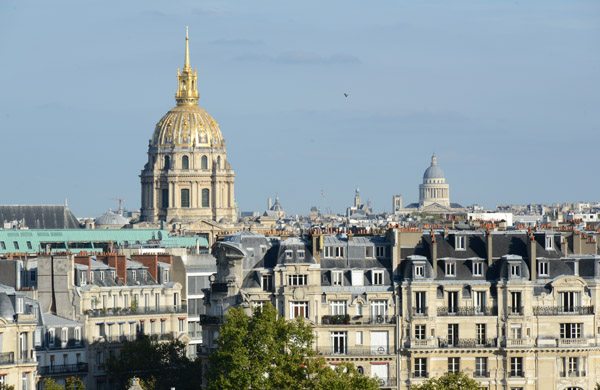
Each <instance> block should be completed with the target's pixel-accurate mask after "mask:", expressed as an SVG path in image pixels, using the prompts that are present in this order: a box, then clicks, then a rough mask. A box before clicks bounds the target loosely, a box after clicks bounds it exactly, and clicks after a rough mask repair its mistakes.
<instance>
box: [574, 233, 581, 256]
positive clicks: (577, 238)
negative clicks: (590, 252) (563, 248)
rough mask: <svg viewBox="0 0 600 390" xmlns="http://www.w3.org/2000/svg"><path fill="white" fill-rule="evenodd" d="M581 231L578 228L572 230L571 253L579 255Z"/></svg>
mask: <svg viewBox="0 0 600 390" xmlns="http://www.w3.org/2000/svg"><path fill="white" fill-rule="evenodd" d="M581 246H582V245H581V232H580V231H579V230H577V231H575V232H573V254H576V255H580V254H581V253H582V252H583V251H582V250H581Z"/></svg>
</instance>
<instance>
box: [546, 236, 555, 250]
mask: <svg viewBox="0 0 600 390" xmlns="http://www.w3.org/2000/svg"><path fill="white" fill-rule="evenodd" d="M546 250H547V251H549V250H554V236H546Z"/></svg>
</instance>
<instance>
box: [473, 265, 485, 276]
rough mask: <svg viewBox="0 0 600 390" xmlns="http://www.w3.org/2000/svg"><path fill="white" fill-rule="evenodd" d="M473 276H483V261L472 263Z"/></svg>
mask: <svg viewBox="0 0 600 390" xmlns="http://www.w3.org/2000/svg"><path fill="white" fill-rule="evenodd" d="M473 276H483V263H482V262H480V261H478V262H475V263H473Z"/></svg>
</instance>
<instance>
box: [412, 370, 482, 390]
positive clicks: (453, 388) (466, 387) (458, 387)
mask: <svg viewBox="0 0 600 390" xmlns="http://www.w3.org/2000/svg"><path fill="white" fill-rule="evenodd" d="M479 389H481V384H480V383H479V382H477V381H476V380H475V379H471V378H469V377H468V376H467V374H465V373H464V372H459V373H457V374H453V373H447V374H445V375H442V376H440V377H437V378H430V379H427V380H426V381H425V382H423V383H421V384H419V385H413V386H411V387H410V390H479Z"/></svg>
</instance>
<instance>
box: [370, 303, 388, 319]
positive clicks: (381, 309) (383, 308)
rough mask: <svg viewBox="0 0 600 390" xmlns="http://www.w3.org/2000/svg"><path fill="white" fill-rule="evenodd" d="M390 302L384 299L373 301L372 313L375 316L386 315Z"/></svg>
mask: <svg viewBox="0 0 600 390" xmlns="http://www.w3.org/2000/svg"><path fill="white" fill-rule="evenodd" d="M387 307H388V303H387V301H386V300H384V299H376V300H372V301H371V315H372V316H373V317H379V316H384V317H385V316H386V315H387Z"/></svg>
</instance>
